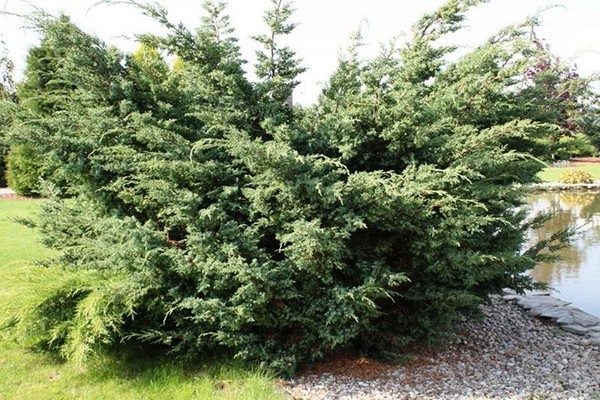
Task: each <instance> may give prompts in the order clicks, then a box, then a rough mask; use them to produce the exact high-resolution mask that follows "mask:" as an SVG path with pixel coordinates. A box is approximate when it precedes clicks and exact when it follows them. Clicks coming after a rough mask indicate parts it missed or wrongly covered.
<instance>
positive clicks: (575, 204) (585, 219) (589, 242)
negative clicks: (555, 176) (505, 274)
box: [528, 192, 600, 283]
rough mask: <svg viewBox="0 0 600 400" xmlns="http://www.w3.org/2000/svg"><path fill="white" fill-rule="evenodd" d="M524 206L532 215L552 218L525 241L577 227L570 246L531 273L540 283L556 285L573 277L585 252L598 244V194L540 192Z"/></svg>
mask: <svg viewBox="0 0 600 400" xmlns="http://www.w3.org/2000/svg"><path fill="white" fill-rule="evenodd" d="M528 203H529V205H530V208H531V212H532V213H536V214H537V213H540V212H548V213H550V214H551V215H552V218H551V219H549V220H548V221H546V222H545V223H544V225H543V226H542V227H540V228H537V229H532V230H531V231H530V232H529V242H530V243H536V242H538V241H539V240H541V239H545V238H548V237H550V236H551V235H552V234H554V233H556V232H558V231H560V230H562V229H566V228H571V229H572V228H579V233H578V234H577V235H576V236H575V237H574V238H573V240H572V241H571V245H570V246H568V247H566V248H564V249H562V250H561V251H560V252H559V255H560V257H561V260H560V261H559V262H557V263H551V264H548V263H541V264H540V265H538V266H537V267H536V268H535V269H534V270H533V271H532V273H531V275H532V276H533V278H534V279H535V280H537V281H541V282H547V283H551V282H560V281H562V280H563V279H564V278H567V277H577V276H578V272H579V268H580V266H581V265H582V264H583V261H584V257H585V249H586V248H589V247H591V246H593V245H594V244H597V243H598V242H600V193H577V192H575V193H543V194H538V195H534V196H531V197H530V198H529V199H528Z"/></svg>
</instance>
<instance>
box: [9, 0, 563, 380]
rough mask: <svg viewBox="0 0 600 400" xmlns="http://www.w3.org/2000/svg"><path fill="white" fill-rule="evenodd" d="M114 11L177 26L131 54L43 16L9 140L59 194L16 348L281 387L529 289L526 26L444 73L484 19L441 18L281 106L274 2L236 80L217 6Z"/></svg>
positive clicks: (282, 24)
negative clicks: (258, 370)
mask: <svg viewBox="0 0 600 400" xmlns="http://www.w3.org/2000/svg"><path fill="white" fill-rule="evenodd" d="M131 3H134V4H136V5H137V6H138V7H141V8H142V9H143V10H144V11H145V12H146V13H147V14H149V15H151V16H153V17H154V18H155V19H157V20H158V21H160V22H161V23H163V24H164V25H165V26H166V27H167V28H169V29H170V32H171V33H170V34H168V35H166V36H164V37H159V36H154V35H143V36H141V37H140V40H141V42H142V43H143V46H142V47H141V48H140V50H139V51H138V52H136V53H134V54H123V53H121V52H119V51H118V50H117V49H114V48H109V47H107V46H106V45H105V44H104V43H102V42H101V41H100V40H99V39H97V38H95V37H92V36H89V35H87V34H86V33H84V32H82V31H81V30H79V29H78V28H77V27H75V26H74V25H73V24H71V23H70V22H69V21H68V19H67V18H64V17H61V18H58V19H51V18H50V19H48V18H45V19H42V20H41V21H39V25H40V27H41V28H42V31H43V35H44V38H43V41H42V48H45V49H46V50H44V51H46V52H47V54H51V55H52V57H50V56H48V57H43V58H42V59H43V60H44V61H45V62H47V63H51V65H52V68H47V65H46V66H45V67H44V68H42V69H41V70H42V71H46V72H45V73H47V74H48V75H47V76H46V75H45V78H44V79H46V78H48V79H47V81H46V84H45V85H43V88H44V90H42V91H41V92H39V93H40V94H39V95H37V97H36V98H35V99H34V100H35V102H33V103H32V102H31V101H28V100H27V99H28V97H27V96H25V95H24V97H23V98H22V99H21V101H22V104H23V106H22V107H21V108H20V110H19V112H18V113H17V116H16V118H17V120H18V121H19V122H20V123H16V124H14V125H13V129H12V132H11V137H12V140H14V141H15V142H25V143H35V144H36V146H37V148H38V149H40V152H41V154H44V155H45V157H47V158H48V159H49V160H52V163H53V164H52V165H53V166H54V170H55V171H58V172H59V173H60V176H63V177H66V178H65V179H66V182H65V183H64V185H63V186H65V187H67V188H68V190H69V191H70V192H71V193H72V194H73V195H74V196H75V197H74V198H73V199H70V200H69V201H62V200H60V198H59V197H56V198H53V200H52V201H50V202H49V203H47V204H46V206H45V208H44V213H43V215H42V217H41V221H40V223H39V227H40V229H41V231H42V233H43V237H44V241H45V243H46V244H47V245H49V246H51V247H53V248H55V249H58V250H60V251H61V252H62V253H61V254H62V255H61V257H60V259H59V260H58V261H56V262H55V263H54V264H53V265H52V266H51V267H49V268H51V269H54V270H56V271H59V273H60V276H61V279H60V280H59V281H57V282H56V283H55V284H52V285H49V286H48V287H47V288H46V290H44V291H43V292H42V293H38V294H39V296H37V297H36V298H35V301H32V302H31V303H30V306H29V307H27V308H26V311H27V312H23V313H21V314H19V315H17V316H16V317H15V320H14V321H13V324H14V325H16V326H17V327H20V328H21V329H22V331H23V332H28V335H27V336H28V337H29V338H30V340H31V342H32V343H35V344H38V345H41V346H44V347H49V348H53V349H58V350H59V351H61V352H62V354H63V355H64V356H66V357H74V358H78V359H83V358H85V356H86V355H88V354H91V353H93V352H96V351H101V350H102V349H105V348H107V347H110V346H111V345H112V344H116V343H130V342H144V343H152V344H157V345H161V346H166V347H168V348H169V349H170V350H171V351H172V352H173V353H174V354H178V355H180V356H188V357H195V356H197V355H198V354H202V353H203V352H214V351H223V350H224V351H229V352H232V354H234V355H235V356H236V357H239V358H241V359H244V360H246V361H248V362H257V363H262V364H263V365H266V366H268V367H269V368H272V369H274V370H277V371H280V372H292V371H293V370H294V369H295V367H296V365H297V364H298V363H299V362H307V361H310V360H314V359H318V358H320V357H322V356H323V355H324V354H326V353H328V352H331V351H332V350H335V349H339V348H343V347H347V346H360V347H362V348H363V349H364V350H367V351H374V352H377V351H384V350H390V349H395V348H397V346H401V345H403V344H406V343H409V342H411V341H414V340H424V339H433V338H436V337H439V336H440V334H443V333H445V332H448V330H449V329H450V326H451V323H452V321H453V320H454V319H455V318H456V316H457V315H458V314H459V313H460V312H461V311H464V310H472V309H474V308H476V306H477V305H478V304H480V303H481V302H482V301H485V299H486V298H487V296H488V295H489V294H490V293H495V292H498V291H499V290H500V289H501V288H504V287H513V288H516V289H524V288H527V287H531V285H532V282H531V280H530V278H529V277H528V276H527V275H523V272H524V271H527V270H528V269H530V268H532V267H533V266H534V265H535V262H536V260H537V259H540V258H541V257H543V255H541V254H540V251H541V250H542V249H543V248H544V247H545V246H546V245H547V244H548V243H547V242H543V243H540V244H538V245H536V246H534V247H532V248H530V249H524V248H523V242H524V237H525V232H526V230H527V228H528V226H529V225H528V224H531V223H526V220H525V212H524V211H523V210H522V208H520V205H521V198H522V193H521V191H520V189H519V187H520V185H521V184H526V183H530V182H533V181H535V179H536V178H535V175H536V173H537V172H538V171H539V170H540V169H541V168H542V167H543V164H542V163H540V162H539V161H536V159H535V158H534V157H532V155H531V154H532V153H534V154H536V155H539V154H542V153H543V150H544V149H545V148H546V147H544V146H545V143H546V139H547V137H548V135H551V134H554V133H555V132H556V130H557V129H558V127H557V125H556V124H555V122H557V121H554V120H551V119H549V117H548V116H547V115H546V114H545V106H546V104H544V103H543V102H542V101H541V100H539V101H537V102H534V101H532V98H533V97H534V96H533V95H532V90H531V88H532V85H533V86H534V85H535V82H531V80H530V79H529V78H528V77H527V74H526V72H527V71H528V70H529V69H530V68H531V66H532V65H534V64H535V63H537V62H538V61H539V59H540V58H543V57H544V56H545V54H546V53H545V50H544V49H543V48H541V47H540V46H538V43H537V41H535V40H533V39H532V37H531V23H532V22H531V21H528V23H525V24H522V25H517V26H513V27H509V28H507V29H505V30H503V31H502V32H500V33H499V34H498V35H496V36H494V37H492V38H491V39H489V40H488V41H487V42H485V43H484V44H482V45H481V46H479V47H477V48H476V49H474V50H473V51H472V52H470V53H469V54H467V55H465V56H463V57H460V58H458V59H457V60H456V61H448V60H447V58H446V56H447V55H448V54H450V53H451V52H452V51H453V48H451V47H440V46H438V45H436V41H437V40H438V39H439V38H440V37H442V36H443V35H445V34H447V33H450V32H453V31H456V30H458V29H459V28H460V22H461V21H462V18H463V17H462V15H463V13H464V12H465V11H466V10H467V9H468V8H469V7H470V6H472V5H474V4H476V3H478V1H473V0H464V1H463V0H451V1H449V2H448V3H447V4H445V5H444V6H443V7H442V8H440V9H439V10H438V11H436V12H434V13H432V14H430V15H426V16H424V17H423V18H422V19H421V20H420V21H419V22H418V23H417V24H416V25H415V26H414V29H413V36H412V38H411V40H410V41H409V42H408V43H407V45H406V46H404V47H403V48H401V49H396V48H389V49H387V50H385V51H383V52H382V54H381V55H380V56H378V57H376V58H375V59H373V60H369V61H362V60H360V59H359V57H358V56H357V53H356V51H355V50H356V48H357V47H358V44H359V43H358V42H357V43H356V45H355V46H354V49H351V50H350V51H349V52H348V53H347V54H345V55H344V56H342V57H341V59H340V63H339V66H338V68H337V70H336V72H335V73H334V74H333V76H332V77H331V79H330V81H329V83H328V85H327V87H326V88H325V90H324V91H323V94H322V95H321V97H320V99H319V101H318V103H317V104H316V105H315V106H314V107H310V108H297V107H291V106H290V105H288V104H287V103H286V102H285V100H286V99H288V98H289V96H290V94H291V92H292V90H293V88H294V87H295V85H296V84H297V75H298V73H300V72H301V71H302V68H300V67H299V66H298V62H297V60H296V58H295V55H294V53H293V51H291V50H290V49H289V48H287V47H282V46H281V45H280V44H279V43H280V39H281V36H282V35H284V34H287V33H289V32H290V31H292V29H293V26H294V25H293V24H291V23H289V22H288V18H289V17H290V15H291V9H290V7H289V5H288V4H285V3H282V2H280V1H273V3H274V8H273V10H272V11H271V12H269V13H268V14H267V16H266V22H267V24H268V26H270V27H271V29H272V31H273V32H272V33H273V35H272V36H270V35H266V36H259V37H258V40H259V42H260V43H262V44H263V45H264V48H265V50H264V51H263V52H261V53H260V54H259V57H258V60H259V64H258V65H257V71H258V76H259V79H260V81H259V82H258V83H251V82H250V81H248V80H247V78H246V77H245V74H244V71H243V69H242V65H243V60H242V59H241V58H240V55H239V51H238V48H237V45H236V42H235V40H234V39H233V38H232V37H231V36H230V33H231V31H230V29H229V26H228V25H227V19H226V17H224V16H223V6H222V5H219V4H213V3H211V2H207V3H206V5H205V7H206V11H207V17H206V18H205V19H204V21H203V25H202V27H200V28H199V29H198V30H197V31H194V32H192V31H189V30H187V29H186V28H185V27H184V26H182V25H177V24H173V23H171V22H170V21H169V20H168V18H167V15H166V12H165V11H164V10H162V9H160V8H156V7H154V6H149V5H146V4H145V3H137V2H133V1H132V2H131ZM34 51H36V50H34ZM165 54H168V55H170V56H175V58H176V62H175V63H174V66H173V67H170V66H169V65H168V64H167V63H166V62H165V61H164V59H163V56H164V55H165ZM53 57H54V58H53ZM30 78H31V79H37V80H38V81H35V82H33V83H32V82H29V79H30ZM39 79H40V75H39V74H37V75H36V74H35V73H33V71H32V73H31V74H29V75H28V77H27V81H26V82H25V83H24V87H35V88H39V87H42V86H40V85H38V84H37V83H36V82H39ZM29 83H31V85H29ZM34 83H35V84H34ZM28 85H29V86H28ZM21 93H26V91H22V92H21ZM535 96H538V97H539V93H537V92H535ZM536 104H539V108H536ZM44 110H51V112H46V111H44ZM532 223H535V221H534V222H532Z"/></svg>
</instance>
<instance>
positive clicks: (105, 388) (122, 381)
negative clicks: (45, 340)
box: [0, 199, 284, 400]
mask: <svg viewBox="0 0 600 400" xmlns="http://www.w3.org/2000/svg"><path fill="white" fill-rule="evenodd" d="M39 205H40V202H39V201H38V200H7V199H0V277H5V278H7V279H1V278H0V301H1V302H3V307H0V314H1V313H3V312H4V313H5V312H6V310H10V309H11V308H14V307H11V305H13V306H14V304H18V303H19V298H18V294H15V290H14V287H11V288H10V290H8V289H9V288H7V287H6V285H7V283H6V282H8V281H12V282H14V279H11V278H14V277H15V276H17V275H21V276H25V275H26V274H28V273H34V271H35V268H34V267H33V262H34V261H35V260H39V259H41V258H45V257H48V256H51V255H52V253H51V252H50V251H49V250H48V249H45V248H44V247H43V246H42V245H40V244H39V242H38V240H39V238H38V236H37V235H36V233H35V231H33V230H32V229H29V228H27V227H24V226H22V225H20V224H18V223H17V222H15V221H14V218H15V217H33V216H34V215H35V213H36V211H37V210H38V209H39ZM17 292H18V291H17ZM7 302H9V303H10V302H12V303H13V304H7ZM1 316H2V315H0V317H1ZM0 319H2V318H0ZM15 339H16V338H14V337H12V336H11V333H10V331H8V330H1V331H0V399H2V400H8V399H58V400H61V399H119V400H121V399H123V400H127V399H136V400H137V399H224V400H230V399H231V400H233V399H254V400H259V399H260V400H262V399H283V398H284V396H283V395H282V393H281V392H280V390H279V389H278V388H277V386H276V381H275V379H274V378H272V377H269V376H268V375H267V374H265V373H262V372H260V371H248V370H247V369H245V368H243V367H241V366H239V365H236V364H235V363H232V362H227V361H225V362H217V363H214V362H213V363H210V365H205V364H204V363H203V362H202V361H198V365H179V364H175V363H174V362H170V361H166V360H165V358H164V357H160V356H152V355H148V354H143V353H141V352H140V353H138V354H136V353H135V351H131V352H130V353H129V354H120V355H113V356H99V357H97V358H95V359H93V360H91V361H90V362H89V363H87V364H85V365H84V366H81V365H76V364H73V363H69V362H63V361H61V360H58V359H56V358H53V357H52V356H51V355H48V354H44V353H39V352H35V351H32V350H27V349H25V348H23V347H22V346H21V345H19V344H18V343H17V340H15Z"/></svg>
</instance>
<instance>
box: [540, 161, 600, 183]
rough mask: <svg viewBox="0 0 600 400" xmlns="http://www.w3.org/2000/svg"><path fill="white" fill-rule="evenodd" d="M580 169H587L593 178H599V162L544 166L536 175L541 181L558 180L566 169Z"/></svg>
mask: <svg viewBox="0 0 600 400" xmlns="http://www.w3.org/2000/svg"><path fill="white" fill-rule="evenodd" d="M574 169H580V170H583V171H587V172H589V173H590V174H592V176H593V177H594V180H600V164H590V165H581V166H576V167H548V168H544V169H543V170H542V171H541V172H540V173H539V174H538V177H539V178H540V179H541V180H542V181H543V182H558V179H559V177H560V176H561V175H562V174H563V173H564V172H566V171H569V170H574Z"/></svg>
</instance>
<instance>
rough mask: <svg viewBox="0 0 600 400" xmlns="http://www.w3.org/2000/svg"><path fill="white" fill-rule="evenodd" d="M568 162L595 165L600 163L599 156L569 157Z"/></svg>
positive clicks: (575, 164)
mask: <svg viewBox="0 0 600 400" xmlns="http://www.w3.org/2000/svg"><path fill="white" fill-rule="evenodd" d="M569 164H572V165H573V166H577V165H597V164H600V157H577V158H571V159H570V160H569Z"/></svg>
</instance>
